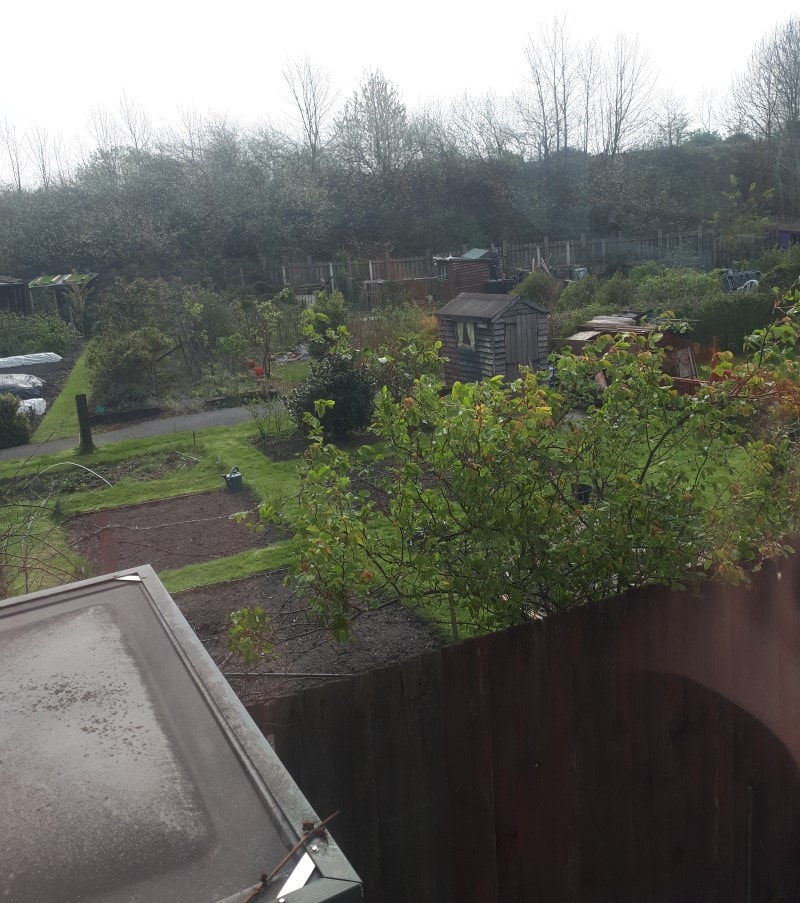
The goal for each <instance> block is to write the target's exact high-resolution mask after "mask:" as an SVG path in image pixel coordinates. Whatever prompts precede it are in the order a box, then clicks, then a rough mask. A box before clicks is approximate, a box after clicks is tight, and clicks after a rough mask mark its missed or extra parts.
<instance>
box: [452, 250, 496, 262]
mask: <svg viewBox="0 0 800 903" xmlns="http://www.w3.org/2000/svg"><path fill="white" fill-rule="evenodd" d="M496 254H497V252H496V251H489V250H488V249H487V248H470V249H469V251H466V252H465V253H464V254H462V255H461V259H462V260H483V259H484V258H485V257H494V256H496Z"/></svg>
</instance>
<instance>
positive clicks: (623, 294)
mask: <svg viewBox="0 0 800 903" xmlns="http://www.w3.org/2000/svg"><path fill="white" fill-rule="evenodd" d="M634 296H635V290H634V287H633V283H632V282H631V281H630V279H626V278H625V277H624V276H623V275H622V273H619V272H616V273H614V275H613V276H612V277H611V278H610V279H603V280H602V281H601V282H600V285H599V287H598V290H597V294H596V295H595V301H597V303H598V304H601V305H603V306H604V307H605V308H607V309H608V311H609V312H611V311H614V312H621V311H624V310H630V309H631V308H632V307H633V304H634Z"/></svg>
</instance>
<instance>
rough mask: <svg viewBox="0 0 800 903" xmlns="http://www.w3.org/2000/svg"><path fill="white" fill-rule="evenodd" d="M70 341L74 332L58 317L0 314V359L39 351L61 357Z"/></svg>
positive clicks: (73, 336)
mask: <svg viewBox="0 0 800 903" xmlns="http://www.w3.org/2000/svg"><path fill="white" fill-rule="evenodd" d="M74 338H75V331H74V329H72V327H71V326H70V325H69V324H68V323H65V322H64V321H63V320H62V319H61V317H57V316H38V315H37V316H31V317H26V316H22V315H21V314H12V313H4V314H0V357H8V356H9V355H12V354H14V355H16V354H37V353H38V352H41V351H52V352H53V354H64V352H65V351H67V349H68V348H69V346H70V344H71V343H72V342H73V340H74Z"/></svg>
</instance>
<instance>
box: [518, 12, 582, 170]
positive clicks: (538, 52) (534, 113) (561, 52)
mask: <svg viewBox="0 0 800 903" xmlns="http://www.w3.org/2000/svg"><path fill="white" fill-rule="evenodd" d="M525 58H526V60H527V62H528V87H527V90H526V91H524V92H523V93H522V94H521V95H519V97H518V98H517V107H518V110H519V114H520V118H521V120H522V122H523V123H524V125H525V127H526V129H527V131H528V134H529V140H530V142H531V144H532V147H533V149H534V152H535V153H536V155H537V156H538V157H539V158H540V159H547V158H549V157H550V156H551V155H552V154H554V153H558V152H559V151H562V150H565V149H566V148H567V147H569V146H570V137H571V134H572V128H573V126H574V124H575V118H576V111H575V110H574V109H573V104H574V100H575V96H576V94H577V90H578V86H579V84H580V79H579V59H580V55H579V52H578V48H577V47H576V45H575V44H574V43H573V42H572V40H571V37H570V34H569V31H568V30H567V27H566V17H565V18H563V19H561V20H559V19H554V20H553V24H552V26H551V28H550V29H549V30H548V31H543V32H542V33H541V34H540V35H539V36H538V38H537V39H536V40H534V38H533V37H531V36H530V35H529V36H528V43H527V45H526V47H525Z"/></svg>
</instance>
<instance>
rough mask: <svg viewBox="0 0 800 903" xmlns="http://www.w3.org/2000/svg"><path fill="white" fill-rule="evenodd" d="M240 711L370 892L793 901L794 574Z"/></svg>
mask: <svg viewBox="0 0 800 903" xmlns="http://www.w3.org/2000/svg"><path fill="white" fill-rule="evenodd" d="M799 564H800V562H798V558H797V556H795V557H792V558H790V559H787V560H784V561H781V562H778V563H777V564H775V565H773V564H769V565H768V566H767V567H766V568H765V569H764V570H763V571H762V572H761V573H759V574H756V575H755V578H754V580H753V584H752V587H751V588H749V589H748V588H735V587H727V586H709V587H707V588H706V589H705V590H704V591H703V593H702V595H699V596H694V595H692V594H689V593H670V592H668V591H665V590H660V589H654V590H648V591H641V592H635V593H631V594H629V595H628V596H626V597H625V598H623V599H620V600H616V601H609V602H605V603H602V604H599V605H595V606H593V607H590V608H585V609H581V610H576V611H573V612H570V613H566V614H564V615H561V616H558V617H554V618H551V619H548V620H546V621H543V622H539V623H532V624H527V625H523V626H520V627H517V628H514V629H511V630H507V631H505V632H502V633H498V634H495V635H492V636H488V637H485V638H483V639H480V640H476V641H470V642H466V643H462V644H460V645H457V646H453V647H449V648H445V649H443V650H441V651H440V652H436V653H431V654H428V655H425V656H423V657H421V658H418V659H414V660H412V661H408V662H405V663H403V664H401V665H398V666H396V667H393V668H389V669H385V670H380V671H375V672H371V673H368V674H365V675H362V676H359V677H356V678H353V679H351V680H348V681H343V682H340V683H336V684H333V685H328V686H325V687H322V688H319V689H311V690H307V691H305V692H303V693H300V694H298V695H297V696H293V697H291V698H287V699H283V700H279V701H278V702H276V703H275V704H273V705H271V706H269V707H266V706H256V707H255V708H254V709H253V710H252V712H253V715H254V717H255V718H256V720H257V722H258V723H259V724H260V726H261V727H262V730H263V731H264V732H265V733H266V734H267V735H268V736H270V737H272V739H273V742H274V743H275V746H276V749H277V752H278V754H279V756H280V757H281V759H282V760H283V762H284V763H285V764H286V766H287V767H288V768H289V771H290V772H291V773H292V775H293V776H294V777H295V779H296V780H297V781H298V783H299V785H300V787H301V788H302V789H303V790H304V792H305V793H306V795H307V796H308V797H309V799H310V801H311V803H312V804H313V806H314V807H315V809H316V810H317V811H318V812H320V813H321V814H322V815H323V816H324V815H327V814H328V813H329V812H332V811H334V810H337V809H338V810H341V812H342V815H341V816H340V817H339V819H338V820H337V822H336V825H335V828H334V834H335V836H336V837H337V840H338V841H339V843H340V844H341V846H342V847H343V849H344V850H345V852H346V853H347V855H348V856H349V858H350V859H351V861H352V862H353V865H354V866H355V868H356V869H357V870H358V871H359V873H360V874H361V876H362V878H363V879H364V881H365V895H366V899H368V900H370V901H375V903H378V901H385V903H389V901H392V903H394V901H409V903H410V901H415V903H422V901H431V903H434V901H435V903H444V901H458V903H463V901H476V903H478V901H480V903H495V901H502V903H515V901H520V903H536V901H542V903H555V901H558V903H570V901H579V900H580V901H614V903H618V901H630V903H644V901H659V903H660V901H664V903H676V901H692V903H694V901H719V903H722V901H725V903H736V901H741V903H751V901H765V903H766V901H772V900H786V901H790V900H800V770H799V769H798V761H800V759H799V757H800V567H799V566H798V565H799Z"/></svg>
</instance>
